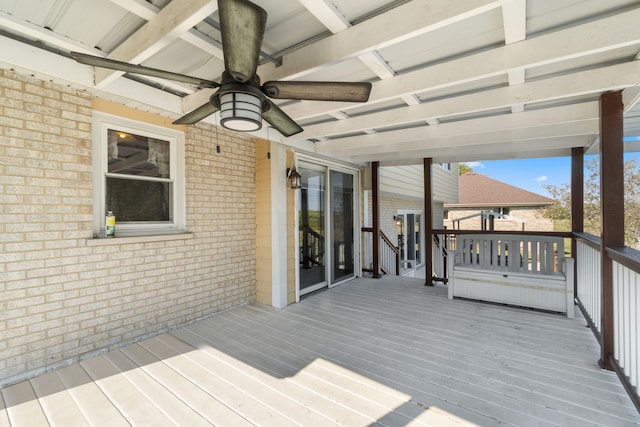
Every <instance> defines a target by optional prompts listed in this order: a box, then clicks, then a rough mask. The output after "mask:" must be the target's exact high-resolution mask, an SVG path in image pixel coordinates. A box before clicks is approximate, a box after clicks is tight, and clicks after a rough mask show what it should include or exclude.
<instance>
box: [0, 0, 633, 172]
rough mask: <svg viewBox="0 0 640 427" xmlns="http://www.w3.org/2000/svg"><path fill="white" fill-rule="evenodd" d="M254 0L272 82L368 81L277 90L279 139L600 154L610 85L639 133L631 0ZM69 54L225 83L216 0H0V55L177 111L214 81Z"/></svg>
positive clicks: (443, 157)
mask: <svg viewBox="0 0 640 427" xmlns="http://www.w3.org/2000/svg"><path fill="white" fill-rule="evenodd" d="M254 2H255V3H256V4H258V5H259V6H261V7H262V8H264V9H265V10H266V11H267V12H268V14H269V16H268V22H267V30H266V34H265V38H264V44H263V47H262V50H263V54H264V55H263V57H262V58H261V62H260V64H261V65H260V67H259V69H258V74H259V75H260V77H261V79H262V81H267V80H272V79H282V80H296V79H298V80H338V81H370V82H372V83H373V90H372V93H371V98H370V100H369V102H368V103H366V104H351V103H342V102H317V101H285V102H279V104H280V106H281V108H282V109H283V110H284V111H285V112H286V113H287V114H289V115H290V116H291V117H293V118H294V119H295V120H296V121H298V122H299V123H300V124H301V125H302V126H303V128H304V131H303V132H302V133H301V134H298V135H294V136H292V137H290V138H284V137H281V136H280V135H279V134H278V132H277V131H275V130H273V129H271V130H269V131H268V132H266V131H264V130H263V131H262V135H263V136H264V135H266V136H267V137H270V138H272V139H276V140H280V141H282V142H283V143H285V144H288V145H291V146H294V147H301V148H305V149H307V150H314V151H315V152H318V153H320V154H323V155H326V156H330V157H334V158H339V159H343V160H348V161H352V162H357V163H363V164H366V163H368V162H371V161H380V162H381V164H382V165H393V164H419V163H421V162H422V158H424V157H430V158H433V159H434V161H435V162H455V161H478V160H496V159H515V158H528V157H529V158H533V157H553V156H563V155H569V154H570V152H571V148H573V147H584V148H585V149H587V150H591V151H593V150H594V147H596V143H597V140H598V97H599V95H600V94H601V93H603V92H606V91H611V90H623V91H624V92H623V93H624V100H625V134H626V135H627V136H636V135H639V134H640V107H636V101H637V99H638V97H639V95H640V88H639V87H638V85H639V83H640V62H638V60H637V59H638V57H639V56H638V55H639V54H640V25H638V22H640V2H639V1H637V0H607V1H602V0H553V1H550V0H497V1H490V0H412V1H407V0H404V1H402V0H396V1H391V0H255V1H254ZM165 8H169V9H167V10H172V8H173V10H175V11H176V12H175V15H178V14H181V16H180V19H176V20H174V19H171V17H165V16H163V15H162V14H160V12H161V11H162V10H163V9H165ZM177 21H179V22H177ZM70 51H81V52H85V53H90V54H94V55H100V56H108V57H110V58H114V59H118V60H122V61H130V62H135V63H140V64H143V65H147V66H150V67H155V68H161V69H166V70H169V71H174V72H179V73H185V74H190V75H195V76H199V77H203V78H207V79H212V80H217V79H219V77H220V74H221V72H222V70H223V58H222V56H223V52H222V49H221V44H220V33H219V31H218V12H217V2H216V0H171V1H169V0H148V1H145V0H0V66H1V67H3V68H11V69H14V70H16V71H19V72H24V73H28V74H31V75H34V76H37V77H40V78H44V79H47V80H51V81H54V82H58V83H62V84H66V85H71V86H72V87H77V88H80V89H84V90H87V91H89V92H91V93H92V94H95V95H96V96H99V97H101V98H104V99H107V100H111V101H114V102H119V103H122V104H125V105H129V106H132V107H135V108H138V109H142V110H146V111H151V112H156V113H159V114H164V115H167V116H170V117H172V118H178V117H180V116H181V115H183V113H185V112H188V111H190V110H192V109H194V108H196V107H197V106H199V105H201V104H203V103H204V102H206V100H207V99H208V97H209V96H210V95H211V93H212V90H211V89H203V90H200V89H198V88H196V87H192V86H189V85H187V84H181V83H176V82H170V81H165V80H161V79H152V78H148V77H141V78H137V79H135V80H133V79H131V78H129V76H126V75H122V74H121V73H116V72H112V71H109V70H94V69H93V68H92V67H89V66H85V65H80V64H77V63H76V62H75V61H73V60H71V59H70V58H69V56H68V53H69V52H70ZM216 119H217V118H216V116H211V117H210V118H208V119H207V121H208V122H209V123H216ZM266 126H267V124H266V123H265V127H266ZM626 145H627V147H628V149H629V150H630V151H632V150H633V151H637V149H638V143H633V142H629V143H626Z"/></svg>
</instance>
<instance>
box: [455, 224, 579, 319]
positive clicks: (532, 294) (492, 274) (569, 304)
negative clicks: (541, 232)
mask: <svg viewBox="0 0 640 427" xmlns="http://www.w3.org/2000/svg"><path fill="white" fill-rule="evenodd" d="M558 254H564V244H563V240H562V238H559V237H547V236H531V235H488V234H464V235H458V237H457V241H456V245H455V250H453V251H449V252H448V256H447V259H448V261H449V262H448V288H449V299H453V298H454V297H462V298H470V299H476V300H482V301H491V302H497V303H503V304H511V305H517V306H522V307H531V308H537V309H543V310H550V311H557V312H563V313H566V315H567V317H571V318H572V317H574V313H575V311H574V310H575V309H574V295H573V258H569V257H565V256H563V255H561V256H557V255H558Z"/></svg>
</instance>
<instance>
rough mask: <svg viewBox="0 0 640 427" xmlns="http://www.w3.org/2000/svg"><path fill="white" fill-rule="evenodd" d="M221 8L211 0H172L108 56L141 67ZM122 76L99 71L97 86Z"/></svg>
mask: <svg viewBox="0 0 640 427" xmlns="http://www.w3.org/2000/svg"><path fill="white" fill-rule="evenodd" d="M217 7H218V5H217V2H214V1H211V0H173V1H171V2H170V3H169V4H168V5H167V6H166V7H165V8H164V9H162V10H161V11H160V12H158V14H157V15H156V16H154V17H153V18H152V19H151V20H149V21H148V22H147V23H146V24H145V25H143V26H142V27H141V28H140V29H139V30H138V31H136V32H135V33H134V34H132V35H131V36H130V37H129V38H127V40H125V41H124V42H123V43H122V44H121V45H120V46H118V47H117V48H116V49H114V50H113V51H112V52H111V53H110V54H109V55H108V56H107V57H108V58H111V59H116V60H118V61H125V62H132V63H135V64H139V63H141V62H143V61H144V60H146V59H148V58H149V57H151V56H152V55H153V54H155V53H156V52H158V51H159V50H160V49H162V48H164V47H166V46H167V45H168V44H169V43H171V42H172V41H174V40H175V39H177V38H178V37H180V36H181V35H182V34H184V33H186V32H188V31H189V29H191V28H192V27H193V26H194V25H196V24H197V23H199V22H200V21H202V20H203V19H204V18H206V17H207V16H209V15H211V14H212V13H213V12H214V11H215V10H216V9H217ZM122 74H123V73H122V72H119V71H114V70H108V69H100V68H98V69H96V84H97V85H98V86H100V87H104V86H106V85H108V84H109V83H111V82H113V81H114V80H115V79H116V78H118V77H119V76H121V75H122Z"/></svg>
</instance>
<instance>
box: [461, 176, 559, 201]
mask: <svg viewBox="0 0 640 427" xmlns="http://www.w3.org/2000/svg"><path fill="white" fill-rule="evenodd" d="M553 202H554V201H553V199H550V198H548V197H545V196H541V195H539V194H536V193H532V192H531V191H527V190H524V189H522V188H519V187H515V186H513V185H510V184H507V183H504V182H501V181H497V180H495V179H492V178H489V177H488V176H486V175H482V174H478V173H475V172H467V173H465V174H463V175H460V181H459V199H458V203H455V204H452V205H464V206H504V207H507V206H541V205H550V204H552V203H553Z"/></svg>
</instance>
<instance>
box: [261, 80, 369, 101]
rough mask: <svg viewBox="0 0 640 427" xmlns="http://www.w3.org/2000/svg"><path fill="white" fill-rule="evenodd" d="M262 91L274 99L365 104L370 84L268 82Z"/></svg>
mask: <svg viewBox="0 0 640 427" xmlns="http://www.w3.org/2000/svg"><path fill="white" fill-rule="evenodd" d="M262 91H263V92H264V93H265V95H267V96H268V97H270V98H275V99H307V100H313V101H345V102H367V101H368V100H369V94H370V93H371V83H349V82H298V81H270V82H266V83H265V84H263V85H262Z"/></svg>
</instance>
